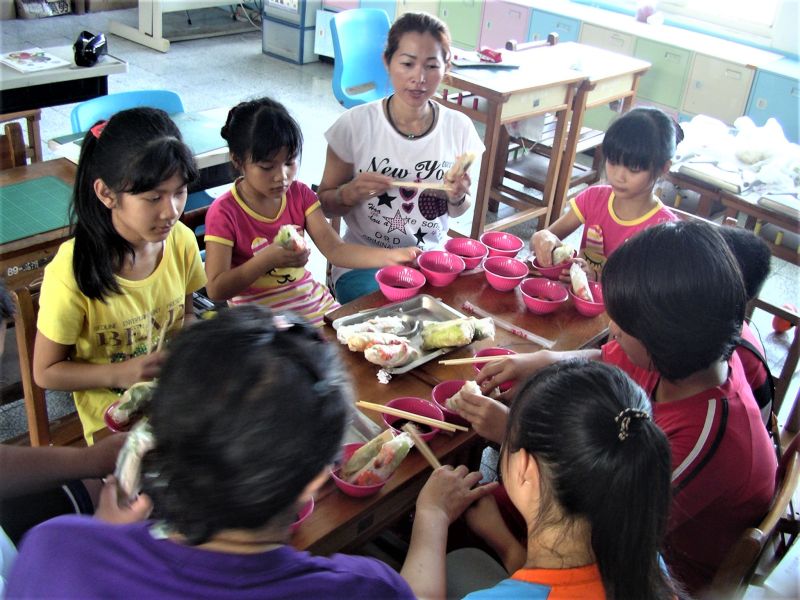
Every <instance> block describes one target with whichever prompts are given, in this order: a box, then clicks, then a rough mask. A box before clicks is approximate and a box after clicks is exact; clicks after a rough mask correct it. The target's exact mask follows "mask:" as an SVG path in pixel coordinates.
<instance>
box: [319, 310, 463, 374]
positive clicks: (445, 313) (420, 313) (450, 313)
mask: <svg viewBox="0 0 800 600" xmlns="http://www.w3.org/2000/svg"><path fill="white" fill-rule="evenodd" d="M397 315H408V316H410V317H413V318H414V319H416V320H417V321H419V322H420V323H421V322H422V321H449V320H451V319H463V318H465V315H464V314H463V313H460V312H458V311H457V310H456V309H455V308H453V307H452V306H448V305H447V304H445V303H444V302H442V301H441V300H439V299H438V298H434V297H433V296H429V295H428V294H421V295H419V296H414V297H413V298H411V299H409V300H404V301H403V302H396V303H394V304H387V305H386V306H381V307H380V308H375V309H373V310H366V311H364V312H360V313H357V314H355V315H350V316H349V317H341V318H339V319H336V320H335V321H334V322H333V323H331V325H332V326H333V328H334V329H339V327H341V326H342V325H355V324H356V323H361V322H362V321H367V320H369V319H372V318H374V317H389V316H397ZM421 331H422V328H421V327H420V328H418V329H417V332H416V333H415V334H414V335H413V336H411V337H409V338H408V340H409V341H410V342H411V343H412V344H413V345H414V346H416V347H417V348H419V349H420V353H421V354H420V357H419V358H418V359H417V360H415V361H413V362H410V363H408V364H407V365H403V366H402V367H385V368H384V371H386V372H387V373H391V374H392V375H399V374H401V373H407V372H408V371H410V370H411V369H414V368H416V367H418V366H420V365H424V364H425V363H426V362H428V361H430V360H433V359H434V358H436V357H437V356H442V355H443V354H447V353H448V352H450V351H452V350H454V349H455V348H440V349H438V350H429V351H427V352H426V351H424V350H422V335H421ZM365 360H366V359H365ZM375 366H376V367H378V365H375Z"/></svg>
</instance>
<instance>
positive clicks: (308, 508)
mask: <svg viewBox="0 0 800 600" xmlns="http://www.w3.org/2000/svg"><path fill="white" fill-rule="evenodd" d="M312 512H314V498H313V496H312V498H311V500H309V501H308V502H306V503H305V504H304V505H303V507H302V508H301V509H300V510H299V511H298V513H297V520H296V521H295V522H294V523H292V524H291V529H292V533H294V532H295V531H297V529H298V528H299V527H300V525H301V524H302V523H303V521H305V520H306V519H307V518H308V517H309V516H311V513H312Z"/></svg>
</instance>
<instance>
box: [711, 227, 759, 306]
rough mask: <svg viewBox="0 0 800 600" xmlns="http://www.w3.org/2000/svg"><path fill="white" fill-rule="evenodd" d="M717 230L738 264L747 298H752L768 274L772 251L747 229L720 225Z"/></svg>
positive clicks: (755, 295)
mask: <svg viewBox="0 0 800 600" xmlns="http://www.w3.org/2000/svg"><path fill="white" fill-rule="evenodd" d="M719 232H720V233H721V234H722V237H723V239H724V240H725V243H727V244H728V248H730V250H731V252H732V253H733V257H734V258H735V259H736V262H737V263H738V264H739V269H740V270H741V272H742V279H743V280H744V287H745V290H746V292H747V300H748V301H750V300H753V299H754V298H756V297H757V296H758V294H759V292H760V291H761V288H762V287H763V286H764V282H765V281H766V280H767V277H768V276H769V269H770V261H771V259H772V251H771V250H770V249H769V246H768V245H767V243H766V242H765V241H764V240H762V239H761V238H760V237H758V236H757V235H756V234H755V233H753V232H752V231H749V230H748V229H742V228H741V227H720V229H719Z"/></svg>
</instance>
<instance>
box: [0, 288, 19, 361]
mask: <svg viewBox="0 0 800 600" xmlns="http://www.w3.org/2000/svg"><path fill="white" fill-rule="evenodd" d="M15 312H16V309H15V308H14V300H12V298H11V294H10V293H9V291H8V290H7V289H6V284H5V282H4V281H3V280H2V279H0V325H2V324H3V322H4V321H8V320H9V319H13V318H14V313H15ZM2 352H3V349H2V348H0V354H2Z"/></svg>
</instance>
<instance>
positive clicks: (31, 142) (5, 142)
mask: <svg viewBox="0 0 800 600" xmlns="http://www.w3.org/2000/svg"><path fill="white" fill-rule="evenodd" d="M22 119H25V121H26V125H27V131H28V141H27V143H26V142H25V136H24V134H23V132H22V126H21V125H20V123H19V121H21V120H22ZM41 119H42V111H41V110H40V109H38V108H37V109H36V110H23V111H20V112H14V113H5V114H2V115H0V123H5V126H4V127H3V135H2V136H0V169H11V168H14V167H20V166H22V165H25V164H27V163H28V160H30V162H32V163H34V162H41V160H42V135H41V133H40V130H39V121H41Z"/></svg>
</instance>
